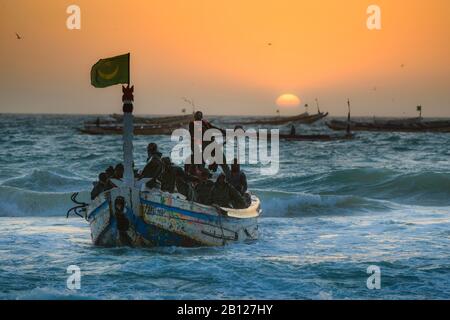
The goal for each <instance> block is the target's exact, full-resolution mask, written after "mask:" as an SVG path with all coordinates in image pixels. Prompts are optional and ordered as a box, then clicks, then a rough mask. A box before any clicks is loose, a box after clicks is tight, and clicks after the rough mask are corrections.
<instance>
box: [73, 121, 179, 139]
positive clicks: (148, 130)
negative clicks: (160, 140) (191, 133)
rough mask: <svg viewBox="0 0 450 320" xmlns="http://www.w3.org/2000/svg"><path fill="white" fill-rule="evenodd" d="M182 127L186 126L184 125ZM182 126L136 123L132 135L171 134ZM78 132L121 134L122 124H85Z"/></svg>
mask: <svg viewBox="0 0 450 320" xmlns="http://www.w3.org/2000/svg"><path fill="white" fill-rule="evenodd" d="M184 127H186V128H187V126H186V125H185V126H184ZM179 128H183V126H180V125H175V126H173V127H172V126H163V125H148V124H139V123H136V124H135V125H134V129H133V130H134V131H133V134H134V135H146V136H150V135H171V134H172V132H173V131H174V130H175V129H179ZM78 131H79V132H81V133H84V134H91V135H117V134H123V125H122V124H112V125H99V126H97V125H93V124H85V125H84V127H83V128H79V129H78Z"/></svg>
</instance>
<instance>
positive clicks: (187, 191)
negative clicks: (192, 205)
mask: <svg viewBox="0 0 450 320" xmlns="http://www.w3.org/2000/svg"><path fill="white" fill-rule="evenodd" d="M173 171H174V173H175V185H176V187H177V191H178V193H180V194H182V195H183V196H185V197H186V199H187V200H189V201H195V191H194V187H193V186H192V182H191V180H190V178H191V177H190V176H189V175H186V174H185V173H184V171H183V169H181V168H180V167H173Z"/></svg>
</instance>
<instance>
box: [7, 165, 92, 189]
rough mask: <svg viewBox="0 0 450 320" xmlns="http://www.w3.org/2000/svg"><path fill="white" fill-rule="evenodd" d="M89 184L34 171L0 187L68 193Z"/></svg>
mask: <svg viewBox="0 0 450 320" xmlns="http://www.w3.org/2000/svg"><path fill="white" fill-rule="evenodd" d="M89 184H90V183H89V182H88V181H86V180H85V179H81V178H76V177H75V178H74V177H68V176H65V175H63V174H59V173H56V172H52V171H47V170H34V171H33V172H32V173H30V174H26V175H23V176H20V177H17V178H11V179H8V180H6V181H4V182H3V183H2V184H1V185H2V186H8V187H15V188H20V189H25V190H32V191H45V192H68V191H77V190H80V189H83V188H86V186H88V185H89Z"/></svg>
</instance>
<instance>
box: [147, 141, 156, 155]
mask: <svg viewBox="0 0 450 320" xmlns="http://www.w3.org/2000/svg"><path fill="white" fill-rule="evenodd" d="M157 151H158V145H157V144H156V143H153V142H151V143H149V144H148V146H147V153H149V154H150V153H155V152H157Z"/></svg>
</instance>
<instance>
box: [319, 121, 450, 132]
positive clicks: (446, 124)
mask: <svg viewBox="0 0 450 320" xmlns="http://www.w3.org/2000/svg"><path fill="white" fill-rule="evenodd" d="M348 124H350V130H352V131H388V132H450V120H423V119H422V118H413V119H392V120H375V121H353V120H352V121H350V122H348V121H344V120H331V121H329V122H327V123H326V125H327V126H328V127H329V128H330V129H333V130H337V131H342V130H347V127H348Z"/></svg>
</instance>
